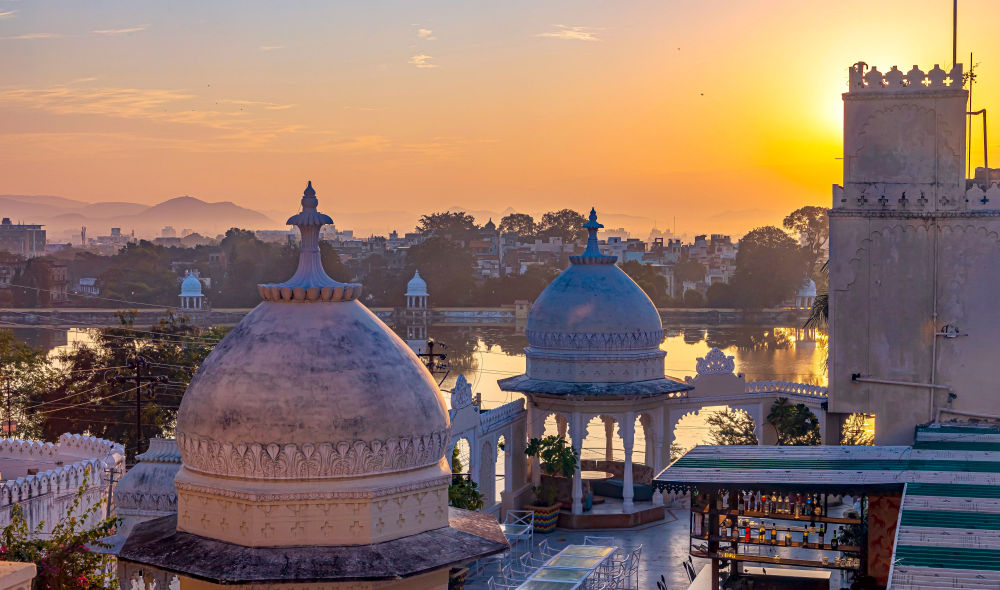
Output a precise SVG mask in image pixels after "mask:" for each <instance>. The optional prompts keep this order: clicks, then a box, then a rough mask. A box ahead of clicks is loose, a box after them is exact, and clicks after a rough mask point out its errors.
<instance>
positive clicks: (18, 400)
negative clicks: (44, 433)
mask: <svg viewBox="0 0 1000 590" xmlns="http://www.w3.org/2000/svg"><path fill="white" fill-rule="evenodd" d="M53 372H54V368H53V367H52V365H51V364H50V363H49V359H48V355H47V354H46V352H45V350H43V349H41V348H35V347H33V346H29V345H27V344H25V343H23V342H21V341H20V340H18V339H17V336H15V335H14V332H13V331H12V330H7V329H4V330H0V419H2V420H7V419H8V407H9V409H10V419H11V420H13V421H14V422H15V423H16V424H17V430H16V431H15V432H16V433H17V435H19V436H22V437H37V436H38V434H39V433H38V431H37V429H34V428H32V425H31V423H30V422H29V421H27V420H25V419H24V418H25V414H24V412H25V407H26V406H27V405H28V403H29V401H30V399H31V397H30V396H31V393H32V392H33V391H37V390H39V389H42V388H45V387H46V386H47V384H48V382H49V380H50V379H51V378H52V376H53V374H54V373H53ZM8 394H9V398H8ZM8 403H9V406H8ZM60 434H61V433H60Z"/></svg>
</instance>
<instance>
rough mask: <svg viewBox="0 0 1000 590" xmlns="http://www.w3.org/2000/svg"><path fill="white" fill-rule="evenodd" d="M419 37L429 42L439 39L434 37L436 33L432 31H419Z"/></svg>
mask: <svg viewBox="0 0 1000 590" xmlns="http://www.w3.org/2000/svg"><path fill="white" fill-rule="evenodd" d="M417 37H420V38H421V39H426V40H428V41H434V40H436V39H437V37H435V36H434V31H432V30H430V29H417Z"/></svg>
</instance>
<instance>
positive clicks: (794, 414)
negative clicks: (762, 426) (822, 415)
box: [767, 397, 822, 446]
mask: <svg viewBox="0 0 1000 590" xmlns="http://www.w3.org/2000/svg"><path fill="white" fill-rule="evenodd" d="M767 423H768V424H770V425H771V426H773V427H774V430H775V432H776V433H777V436H778V444H779V445H789V446H805V445H818V444H821V442H822V440H821V438H820V434H819V419H817V418H816V415H815V414H813V413H812V411H811V410H810V409H809V408H807V407H806V405H805V404H795V405H792V404H790V403H788V398H787V397H779V398H778V399H776V400H775V402H774V404H773V405H772V406H771V411H770V413H769V414H768V415H767Z"/></svg>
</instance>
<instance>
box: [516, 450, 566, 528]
mask: <svg viewBox="0 0 1000 590" xmlns="http://www.w3.org/2000/svg"><path fill="white" fill-rule="evenodd" d="M524 454H525V455H527V456H529V457H538V460H539V464H540V465H541V468H542V473H543V474H544V475H548V476H552V477H566V478H569V477H573V474H574V473H576V468H577V465H578V464H579V457H578V456H577V454H576V452H575V451H574V450H573V447H571V446H570V445H569V443H567V442H566V439H565V438H562V437H560V436H554V435H550V436H546V437H542V438H533V439H531V440H530V441H528V446H527V448H525V449H524ZM531 491H532V492H534V494H535V503H534V504H531V505H529V506H526V507H525V508H527V509H528V510H531V511H532V512H534V513H535V516H534V523H535V532H536V533H550V532H552V531H553V530H555V528H556V523H557V522H558V520H559V508H560V503H559V488H558V487H556V485H555V484H554V483H552V482H551V481H545V478H543V479H542V485H540V486H533V487H532V488H531Z"/></svg>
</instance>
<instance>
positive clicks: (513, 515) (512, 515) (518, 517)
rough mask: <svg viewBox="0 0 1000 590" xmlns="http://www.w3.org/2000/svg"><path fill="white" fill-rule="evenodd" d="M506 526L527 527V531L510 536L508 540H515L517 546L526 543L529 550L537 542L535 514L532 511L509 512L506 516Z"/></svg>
mask: <svg viewBox="0 0 1000 590" xmlns="http://www.w3.org/2000/svg"><path fill="white" fill-rule="evenodd" d="M503 523H504V524H509V525H514V526H527V527H528V528H527V530H526V531H525V532H523V533H521V534H519V535H508V538H513V540H514V542H515V544H519V543H520V541H525V542H527V544H528V548H529V549H530V548H531V546H532V545H533V544H534V542H535V513H534V512H533V511H531V510H508V511H507V513H506V514H505V515H504V521H503Z"/></svg>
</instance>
